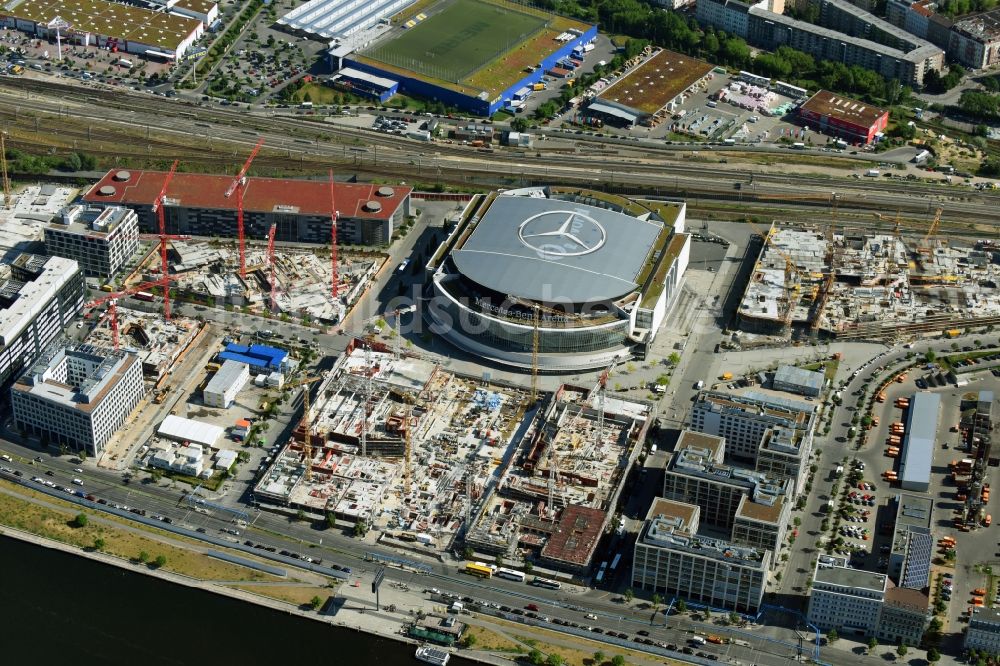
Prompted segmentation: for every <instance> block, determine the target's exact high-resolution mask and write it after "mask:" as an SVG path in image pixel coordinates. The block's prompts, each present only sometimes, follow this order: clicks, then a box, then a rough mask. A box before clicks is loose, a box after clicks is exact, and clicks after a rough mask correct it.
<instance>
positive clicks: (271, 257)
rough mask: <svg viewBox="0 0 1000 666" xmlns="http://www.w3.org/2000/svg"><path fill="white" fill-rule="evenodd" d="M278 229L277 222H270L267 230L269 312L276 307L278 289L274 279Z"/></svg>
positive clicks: (275, 309) (273, 310) (273, 311)
mask: <svg viewBox="0 0 1000 666" xmlns="http://www.w3.org/2000/svg"><path fill="white" fill-rule="evenodd" d="M277 231H278V225H277V223H272V224H271V230H270V231H268V232H267V268H268V278H267V279H268V280H269V281H270V283H271V284H270V285H268V286H270V287H271V313H272V314H273V313H275V312H276V311H277V308H276V307H275V296H276V294H277V290H278V282H277V280H275V279H274V236H275V234H276V233H277Z"/></svg>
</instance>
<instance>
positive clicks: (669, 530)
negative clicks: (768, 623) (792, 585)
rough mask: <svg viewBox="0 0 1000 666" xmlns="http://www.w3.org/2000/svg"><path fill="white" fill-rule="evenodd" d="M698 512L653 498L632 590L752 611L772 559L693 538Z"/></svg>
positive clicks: (638, 543)
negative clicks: (636, 589)
mask: <svg viewBox="0 0 1000 666" xmlns="http://www.w3.org/2000/svg"><path fill="white" fill-rule="evenodd" d="M699 512H700V509H699V507H697V506H696V505H694V504H686V503H683V502H674V501H672V500H668V499H665V498H656V499H654V500H653V504H652V505H651V506H650V508H649V511H648V512H647V514H646V521H645V523H644V524H643V527H642V530H641V531H640V532H639V537H638V539H636V543H635V552H634V554H633V561H632V587H635V588H638V589H641V590H645V591H648V592H650V593H661V594H667V595H677V596H680V597H683V598H685V599H688V600H691V601H696V602H699V603H703V604H706V605H709V606H712V607H713V608H726V609H730V610H735V611H741V612H753V611H756V610H757V609H758V608H759V607H760V604H761V601H762V599H763V598H764V589H765V587H766V586H767V579H768V571H769V570H770V568H771V559H772V558H773V554H772V553H771V551H769V550H766V549H758V548H752V547H748V546H739V545H736V544H734V543H732V542H729V541H725V540H722V539H712V538H709V537H705V536H699V535H698V534H697V532H698V528H699Z"/></svg>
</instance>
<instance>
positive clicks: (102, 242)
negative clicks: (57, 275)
mask: <svg viewBox="0 0 1000 666" xmlns="http://www.w3.org/2000/svg"><path fill="white" fill-rule="evenodd" d="M138 249H139V224H138V218H137V217H136V214H135V211H134V210H132V209H131V208H125V207H124V206H110V207H107V208H105V207H103V206H70V207H69V208H67V209H66V210H64V211H63V212H62V215H61V217H60V220H59V221H58V222H56V223H54V224H50V225H49V226H47V227H45V251H46V252H47V253H48V254H50V255H52V256H55V257H66V258H67V259H73V260H75V261H76V262H77V263H78V264H79V265H80V268H81V269H82V270H83V272H84V275H87V276H89V277H101V278H106V279H110V278H113V277H114V276H115V275H117V274H118V271H120V270H121V269H122V268H123V267H124V266H125V264H126V263H127V262H128V260H129V259H131V258H132V255H134V254H135V253H136V251H137V250H138Z"/></svg>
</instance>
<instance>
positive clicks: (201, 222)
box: [83, 169, 412, 245]
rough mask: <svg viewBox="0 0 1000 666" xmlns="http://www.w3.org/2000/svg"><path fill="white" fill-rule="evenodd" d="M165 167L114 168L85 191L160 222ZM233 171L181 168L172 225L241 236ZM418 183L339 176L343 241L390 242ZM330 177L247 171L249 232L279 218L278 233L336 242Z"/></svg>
mask: <svg viewBox="0 0 1000 666" xmlns="http://www.w3.org/2000/svg"><path fill="white" fill-rule="evenodd" d="M166 177H167V174H166V173H165V172H163V171H126V170H123V169H114V170H112V171H109V172H108V173H106V174H105V175H104V177H103V178H101V180H100V181H98V183H97V184H96V185H94V186H93V187H92V188H91V189H90V190H89V191H88V192H87V193H86V194H84V196H83V201H84V202H85V203H87V204H92V205H100V206H127V207H129V208H131V209H133V210H134V211H135V212H136V214H137V215H138V216H139V229H140V230H141V231H142V232H144V233H156V232H157V231H158V229H159V225H158V222H157V217H156V214H154V213H153V208H152V206H153V202H154V201H156V198H157V197H158V196H159V194H160V191H161V190H162V189H163V183H164V181H165V180H166ZM232 182H233V179H232V177H230V176H215V175H208V174H191V173H178V174H176V175H175V176H174V178H173V180H171V181H170V187H169V188H168V189H167V195H166V197H164V219H165V223H166V227H167V233H170V234H188V235H191V236H210V237H211V236H224V237H229V238H235V237H236V235H237V230H236V197H235V196H231V197H228V198H227V197H226V196H225V193H226V190H227V189H228V188H229V186H230V185H231V184H232ZM411 191H412V188H410V187H404V186H396V185H394V186H392V187H390V186H388V185H363V184H358V183H335V184H334V186H333V198H334V200H335V201H336V205H337V212H338V214H339V215H338V218H337V241H338V242H340V243H348V244H353V245H387V244H388V243H389V242H390V241H391V240H392V232H393V229H395V227H396V226H397V225H399V224H401V223H402V222H403V221H404V220H405V218H406V216H408V215H409V214H410V192H411ZM330 196H331V195H330V184H329V183H328V182H326V181H321V180H290V179H284V178H253V177H250V178H247V179H246V184H245V185H244V191H243V211H244V222H243V224H244V234H245V236H246V237H247V238H257V239H265V238H267V236H268V233H269V232H270V229H271V225H272V224H276V225H277V230H276V236H275V238H276V240H278V241H282V242H293V243H303V242H305V243H322V244H329V243H330V224H331V222H330V216H331V210H330V206H331V201H330Z"/></svg>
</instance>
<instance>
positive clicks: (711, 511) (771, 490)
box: [663, 430, 791, 552]
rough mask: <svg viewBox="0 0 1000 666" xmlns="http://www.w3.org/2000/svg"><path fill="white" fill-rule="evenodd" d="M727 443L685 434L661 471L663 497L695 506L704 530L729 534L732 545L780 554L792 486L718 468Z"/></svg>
mask: <svg viewBox="0 0 1000 666" xmlns="http://www.w3.org/2000/svg"><path fill="white" fill-rule="evenodd" d="M724 449H725V440H723V439H722V438H721V437H715V436H712V435H704V434H701V433H696V432H692V431H690V430H685V431H683V432H681V436H680V439H678V441H677V445H676V447H675V449H674V452H673V453H672V454H671V455H670V459H669V461H668V462H667V466H666V469H665V470H664V478H663V497H664V498H666V499H670V500H673V501H677V502H683V503H687V504H695V505H697V506H698V508H699V509H700V511H699V518H700V520H701V522H702V523H703V524H705V525H710V526H712V527H718V528H722V529H725V530H727V531H730V530H731V531H732V540H733V542H734V543H739V544H743V545H749V546H755V547H758V548H762V549H767V550H770V551H772V552H778V550H780V548H781V545H782V542H783V541H784V537H785V529H786V527H787V524H788V520H789V513H790V511H791V505H790V503H789V502H788V494H789V492H790V482H789V481H788V480H783V481H780V482H777V481H771V480H770V479H768V478H767V477H766V476H764V475H763V474H760V473H759V472H755V471H753V470H749V469H744V468H741V467H732V466H729V465H724V464H722V457H723V452H724Z"/></svg>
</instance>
